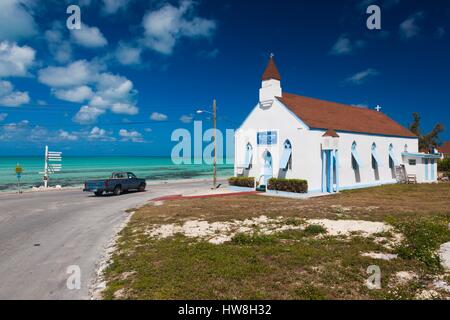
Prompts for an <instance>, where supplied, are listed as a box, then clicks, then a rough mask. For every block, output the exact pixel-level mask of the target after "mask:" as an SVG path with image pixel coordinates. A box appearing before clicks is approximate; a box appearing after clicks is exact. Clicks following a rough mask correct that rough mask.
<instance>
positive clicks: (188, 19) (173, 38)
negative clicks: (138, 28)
mask: <svg viewBox="0 0 450 320" xmlns="http://www.w3.org/2000/svg"><path fill="white" fill-rule="evenodd" d="M194 6H195V4H194V2H193V1H191V0H184V1H181V2H180V5H179V7H175V6H173V5H171V4H165V5H164V6H163V7H162V8H160V9H159V10H156V11H151V12H148V13H147V14H146V15H145V16H144V19H143V21H142V24H143V26H144V29H145V40H144V43H145V44H146V45H147V46H148V47H149V48H151V49H153V50H155V51H157V52H160V53H162V54H171V53H172V51H173V48H174V47H175V45H176V42H177V41H178V40H179V39H180V38H182V37H188V38H200V37H203V38H209V37H211V36H212V34H213V32H214V31H215V29H216V23H215V21H213V20H208V19H204V18H200V17H195V16H194V17H193V16H192V12H193V9H194Z"/></svg>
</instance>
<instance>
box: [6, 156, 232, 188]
mask: <svg viewBox="0 0 450 320" xmlns="http://www.w3.org/2000/svg"><path fill="white" fill-rule="evenodd" d="M193 162H194V161H192V163H193ZM224 162H225V163H224V164H218V166H217V175H218V176H219V177H226V176H231V175H232V174H233V164H231V163H229V161H228V163H227V161H225V160H224ZM17 164H19V165H20V166H21V167H22V169H23V173H22V176H21V179H20V183H21V187H22V189H24V190H25V189H29V188H32V187H39V186H42V185H43V175H42V174H41V173H42V171H43V170H44V157H43V156H35V155H28V156H25V155H24V156H0V192H1V191H11V190H15V189H17V182H18V181H17V175H16V173H15V168H16V165H17ZM212 168H213V166H212V165H211V164H180V165H178V164H174V163H173V162H172V159H171V158H170V157H165V156H126V155H115V156H107V155H99V156H63V161H62V170H61V172H58V173H54V174H51V175H50V179H49V185H50V186H56V185H60V186H61V187H76V186H81V185H83V183H84V181H85V180H90V179H103V178H107V177H109V176H110V174H111V173H112V172H115V171H130V172H133V173H134V174H136V175H137V176H138V177H139V178H144V179H146V180H148V181H161V180H184V179H196V178H207V177H210V176H212Z"/></svg>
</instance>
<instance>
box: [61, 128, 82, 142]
mask: <svg viewBox="0 0 450 320" xmlns="http://www.w3.org/2000/svg"><path fill="white" fill-rule="evenodd" d="M58 137H59V139H60V140H63V141H64V140H67V141H76V140H78V136H77V135H75V134H73V133H69V132H67V131H64V130H59V132H58Z"/></svg>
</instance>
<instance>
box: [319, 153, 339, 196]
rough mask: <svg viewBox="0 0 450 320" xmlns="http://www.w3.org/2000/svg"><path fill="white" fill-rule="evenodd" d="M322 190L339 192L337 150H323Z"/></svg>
mask: <svg viewBox="0 0 450 320" xmlns="http://www.w3.org/2000/svg"><path fill="white" fill-rule="evenodd" d="M322 192H328V193H333V192H339V157H338V151H336V150H323V151H322Z"/></svg>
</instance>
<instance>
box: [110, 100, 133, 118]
mask: <svg viewBox="0 0 450 320" xmlns="http://www.w3.org/2000/svg"><path fill="white" fill-rule="evenodd" d="M111 111H112V112H113V113H117V114H128V115H136V114H138V113H139V109H138V108H137V107H136V106H134V105H131V104H128V103H114V104H113V105H112V107H111Z"/></svg>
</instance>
